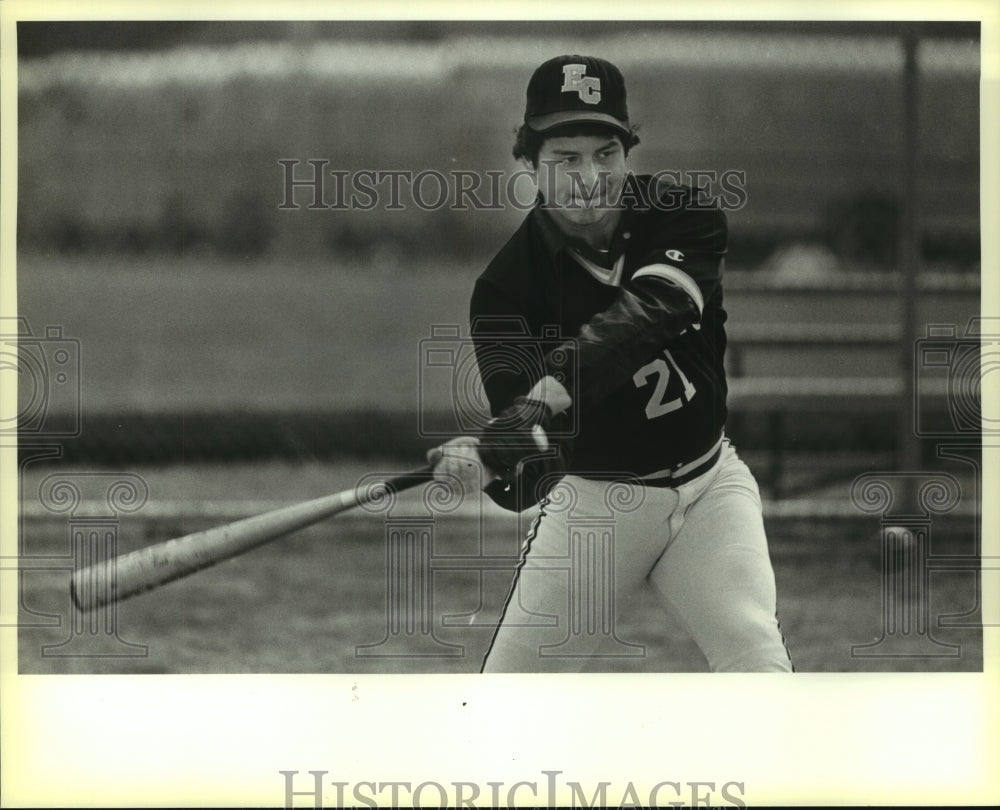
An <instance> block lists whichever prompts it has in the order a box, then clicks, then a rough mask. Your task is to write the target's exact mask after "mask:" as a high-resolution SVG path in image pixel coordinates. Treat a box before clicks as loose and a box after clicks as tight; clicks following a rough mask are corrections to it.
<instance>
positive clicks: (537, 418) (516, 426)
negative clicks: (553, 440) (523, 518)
mask: <svg viewBox="0 0 1000 810" xmlns="http://www.w3.org/2000/svg"><path fill="white" fill-rule="evenodd" d="M551 420H552V410H551V409H550V408H549V406H548V405H546V404H545V403H544V402H542V401H540V400H537V399H528V398H526V397H518V398H517V399H515V400H514V404H513V405H511V406H510V407H508V408H506V409H505V410H504V411H502V412H501V414H500V415H499V416H497V417H496V418H495V419H491V420H490V421H489V423H488V424H487V425H486V427H485V428H483V430H482V431H481V433H480V434H479V457H480V458H481V459H482V460H483V463H484V464H485V465H486V466H487V467H489V468H490V469H491V470H493V471H495V472H496V474H497V475H498V476H499V477H500V478H502V479H508V480H509V479H510V478H513V477H514V475H516V473H517V467H518V465H519V464H520V463H521V462H522V461H523V460H524V459H526V458H528V457H530V456H536V455H538V453H539V452H540V451H545V450H548V449H549V446H550V444H549V438H548V434H547V433H546V429H547V428H548V425H549V423H550V421H551Z"/></svg>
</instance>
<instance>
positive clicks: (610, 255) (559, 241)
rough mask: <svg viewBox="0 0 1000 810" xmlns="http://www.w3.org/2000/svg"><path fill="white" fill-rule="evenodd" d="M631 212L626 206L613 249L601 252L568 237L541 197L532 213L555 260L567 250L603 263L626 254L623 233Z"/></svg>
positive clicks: (612, 243)
mask: <svg viewBox="0 0 1000 810" xmlns="http://www.w3.org/2000/svg"><path fill="white" fill-rule="evenodd" d="M630 213H631V211H630V209H629V208H628V207H626V208H625V210H624V212H623V213H622V218H621V220H620V221H619V223H618V227H617V228H615V232H614V234H613V235H612V237H611V250H610V251H608V252H607V253H601V252H600V251H597V250H594V249H593V248H591V247H589V246H588V245H586V244H584V243H583V242H580V241H577V240H575V239H568V238H567V237H566V235H565V234H564V233H563V232H562V230H560V228H559V226H558V225H557V224H556V223H555V221H554V220H553V219H552V215H551V214H550V213H549V212H548V211H546V210H545V209H544V208H542V206H541V200H540V199H539V201H538V202H537V203H536V204H535V207H534V209H532V212H531V215H532V216H533V217H534V218H535V222H536V223H538V229H539V230H540V231H541V234H542V241H543V242H544V243H545V248H546V250H547V251H548V253H549V256H550V257H551V258H552V259H553V260H555V259H556V257H557V256H558V255H559V254H560V253H561V252H563V251H566V252H571V253H573V254H576V255H580V256H583V257H584V258H586V259H587V260H588V261H590V262H593V263H594V264H597V265H601V264H607V263H614V262H616V261H617V260H618V259H619V258H621V256H623V255H624V253H625V247H626V245H625V244H623V243H622V239H621V234H622V232H623V231H624V230H626V229H627V228H626V225H627V222H628V220H629V219H630V217H629V215H630ZM556 266H558V263H556Z"/></svg>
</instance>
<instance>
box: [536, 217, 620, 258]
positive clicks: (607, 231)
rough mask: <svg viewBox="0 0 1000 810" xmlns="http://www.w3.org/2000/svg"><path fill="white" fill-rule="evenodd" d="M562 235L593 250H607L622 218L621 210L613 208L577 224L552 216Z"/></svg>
mask: <svg viewBox="0 0 1000 810" xmlns="http://www.w3.org/2000/svg"><path fill="white" fill-rule="evenodd" d="M552 218H553V220H555V223H556V225H557V227H558V228H559V230H560V231H561V232H562V234H563V236H564V237H565V238H566V239H567V240H569V241H575V242H583V243H584V244H585V245H587V247H589V248H591V249H593V250H607V249H608V248H610V247H611V242H612V239H613V238H614V235H615V229H616V228H617V227H618V223H619V222H620V221H621V218H622V210H621V209H620V208H614V209H611V210H609V211H608V213H607V216H604V217H602V218H601V219H599V220H597V221H595V222H590V223H586V224H579V223H576V222H572V221H571V220H568V219H566V218H565V217H560V216H554V217H552Z"/></svg>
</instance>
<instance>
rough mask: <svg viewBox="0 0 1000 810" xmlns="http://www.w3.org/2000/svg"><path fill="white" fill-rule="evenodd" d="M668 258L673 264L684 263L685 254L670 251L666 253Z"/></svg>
mask: <svg viewBox="0 0 1000 810" xmlns="http://www.w3.org/2000/svg"><path fill="white" fill-rule="evenodd" d="M666 256H667V258H668V259H670V261H672V262H682V261H684V254H683V253H681V252H680V251H679V250H668V251H666Z"/></svg>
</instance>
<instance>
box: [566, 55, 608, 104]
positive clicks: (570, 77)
mask: <svg viewBox="0 0 1000 810" xmlns="http://www.w3.org/2000/svg"><path fill="white" fill-rule="evenodd" d="M561 89H562V92H563V93H573V92H575V93H577V94H578V95H579V96H580V99H581V100H582V101H583V102H585V103H587V104H598V103H600V101H601V80H600V79H598V78H595V77H593V76H588V75H587V66H586V65H563V85H562V88H561Z"/></svg>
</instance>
